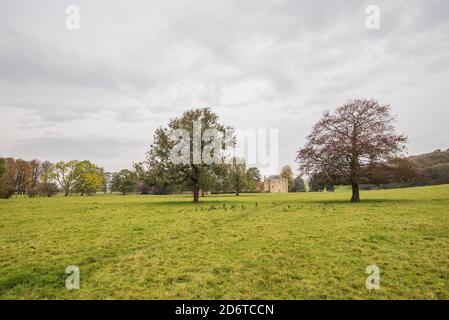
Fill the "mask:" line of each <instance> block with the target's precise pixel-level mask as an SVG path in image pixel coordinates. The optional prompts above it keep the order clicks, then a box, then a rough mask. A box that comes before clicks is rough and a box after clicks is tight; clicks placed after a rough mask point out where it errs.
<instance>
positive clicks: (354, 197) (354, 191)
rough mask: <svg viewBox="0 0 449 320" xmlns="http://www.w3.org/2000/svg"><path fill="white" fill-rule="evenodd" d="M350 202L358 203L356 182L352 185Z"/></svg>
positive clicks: (358, 196)
mask: <svg viewBox="0 0 449 320" xmlns="http://www.w3.org/2000/svg"><path fill="white" fill-rule="evenodd" d="M351 202H360V191H359V184H358V183H357V182H353V183H352V198H351Z"/></svg>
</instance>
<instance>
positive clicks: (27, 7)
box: [0, 0, 449, 166]
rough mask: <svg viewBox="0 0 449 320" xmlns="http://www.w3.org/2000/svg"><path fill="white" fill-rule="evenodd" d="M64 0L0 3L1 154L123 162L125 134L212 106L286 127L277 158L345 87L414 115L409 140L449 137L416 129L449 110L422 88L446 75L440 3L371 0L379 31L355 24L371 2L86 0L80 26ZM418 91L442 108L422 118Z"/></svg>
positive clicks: (346, 92)
mask: <svg viewBox="0 0 449 320" xmlns="http://www.w3.org/2000/svg"><path fill="white" fill-rule="evenodd" d="M68 4H72V2H70V1H58V2H55V1H50V0H42V1H39V2H38V3H37V2H35V1H32V0H19V1H13V0H5V1H2V2H1V4H0V48H1V50H0V92H1V95H0V109H2V108H3V109H5V110H6V109H7V108H8V110H9V111H8V112H12V113H14V112H13V111H10V109H11V108H13V110H15V111H16V113H14V114H15V117H14V121H13V123H8V126H9V127H12V129H14V130H12V131H10V130H8V131H6V130H4V132H3V131H2V132H1V135H2V137H3V139H2V140H5V139H6V141H10V148H11V149H10V151H11V152H17V153H19V154H22V153H23V154H29V155H31V154H32V153H33V152H35V153H39V155H42V156H44V153H48V154H51V155H52V156H55V158H58V157H57V156H58V155H61V156H60V157H59V158H62V157H65V156H69V155H73V156H76V153H77V149H78V148H79V153H80V154H83V155H84V156H86V157H88V158H96V159H101V160H102V161H109V162H108V163H110V165H111V166H116V165H118V164H117V163H116V164H114V163H112V162H111V161H110V160H108V159H105V158H104V157H105V155H106V154H107V153H108V152H110V153H111V154H112V155H111V157H112V156H113V157H118V158H120V159H127V161H128V162H129V163H131V162H132V161H133V157H135V153H128V151H129V149H130V147H128V145H132V146H133V147H132V149H133V150H141V149H139V146H141V144H145V142H148V143H149V142H150V139H151V136H152V134H153V130H154V128H155V127H157V126H158V125H160V124H164V123H166V122H167V121H168V119H169V118H171V117H173V116H176V115H177V114H179V113H181V112H183V111H184V110H185V109H187V108H190V107H199V106H211V107H214V110H215V111H217V113H219V114H220V115H221V116H222V117H223V118H224V119H226V120H227V121H230V122H231V123H229V125H233V126H244V127H263V126H267V125H269V126H272V127H277V128H282V130H283V133H282V137H283V138H282V139H283V140H282V143H281V144H280V145H281V151H280V154H281V159H280V160H281V161H280V163H281V164H282V163H291V161H293V159H292V157H294V154H295V150H296V149H297V147H298V146H299V145H301V143H303V142H304V136H305V135H306V133H307V131H308V129H309V128H310V125H311V124H312V123H313V121H315V120H316V118H317V117H318V116H319V115H320V114H321V111H322V109H332V108H334V107H335V106H337V105H338V104H340V103H343V102H344V101H345V99H347V98H349V97H354V96H368V97H374V98H376V99H378V100H380V101H382V102H391V103H392V104H393V107H394V108H397V112H398V114H399V117H400V118H401V117H402V118H404V119H407V121H408V122H413V124H414V125H413V126H412V125H410V126H407V125H404V127H405V128H406V129H407V130H410V131H411V132H410V133H411V134H410V136H412V137H413V138H414V139H413V140H412V139H411V144H410V145H411V147H410V150H411V151H412V152H414V153H418V152H422V151H429V150H432V149H433V148H435V147H443V148H444V147H447V146H437V145H436V144H437V143H442V142H441V141H443V140H444V139H434V140H433V142H432V140H431V139H427V138H423V137H424V134H423V137H421V136H420V133H419V129H416V128H415V127H417V126H416V122H418V120H414V119H422V121H427V122H424V123H423V124H422V125H423V126H428V127H429V129H427V130H426V132H425V136H426V137H427V136H429V135H432V134H433V135H441V132H439V131H437V130H439V128H441V127H443V119H445V118H447V117H448V116H449V114H448V111H447V109H444V108H443V104H444V102H443V101H447V98H449V96H447V95H448V93H447V92H445V91H442V90H441V91H437V90H438V89H437V88H436V87H438V88H439V86H436V87H435V88H427V85H428V84H429V83H435V82H447V81H449V79H448V78H449V76H448V75H447V72H446V73H445V72H444V71H445V70H447V65H449V41H448V40H449V21H448V20H447V17H446V12H447V9H448V6H449V4H448V2H447V1H444V0H431V1H426V2H422V1H419V0H410V1H406V0H402V1H395V2H392V1H387V0H378V1H375V4H377V5H378V6H379V7H380V10H381V29H380V30H377V31H373V30H371V31H370V30H367V29H366V28H365V18H366V14H365V8H366V6H367V5H370V4H373V3H372V2H371V1H331V0H318V1H296V0H272V1H257V2H253V1H237V0H231V1H224V0H223V1H207V2H202V1H175V0H169V1H151V2H148V1H143V0H136V1H133V2H132V4H129V3H128V2H126V1H117V2H110V1H105V0H104V1H87V0H84V1H76V4H78V5H79V6H80V9H81V29H80V30H79V31H68V30H66V29H65V27H64V19H65V14H64V9H65V6H66V5H68ZM423 87H426V88H427V89H425V90H424V89H423ZM436 95H439V96H438V99H437V98H435V96H436ZM424 101H425V104H426V106H425V108H427V109H426V111H427V112H432V110H435V111H436V110H438V112H440V113H442V115H441V117H439V119H430V118H429V117H426V116H425V114H424V111H423V110H424V108H423V104H424ZM404 106H407V107H404ZM23 112H26V113H28V115H27V116H26V117H25V116H23ZM410 113H412V114H413V116H414V119H411V118H410ZM243 115H245V116H243ZM251 115H252V116H251ZM6 121H7V120H4V119H0V125H1V124H3V123H6ZM11 121H12V120H11ZM298 126H300V127H301V129H300V130H298ZM3 127H5V125H3ZM116 127H120V131H119V132H116V131H117V130H115V128H116ZM67 128H69V129H67ZM304 128H307V129H304ZM0 130H1V129H0ZM66 131H68V132H66ZM45 132H63V133H64V135H70V136H76V137H77V139H75V140H70V139H72V138H64V139H66V140H64V141H65V142H64V141H62V140H61V141H59V140H57V139H56V138H54V137H51V138H50V137H47V136H46V135H45ZM89 135H92V136H95V137H96V139H95V141H97V142H92V141H91V140H90V139H89V138H87V136H89ZM136 136H138V137H145V138H144V139H136ZM33 139H35V140H33ZM61 139H62V138H61ZM67 139H69V140H70V141H72V142H70V143H69V140H67ZM102 139H104V141H103V140H102ZM121 139H123V140H121ZM77 141H78V142H77ZM102 141H103V142H104V143H105V146H104V147H102V146H99V144H100V143H101V142H102ZM120 141H126V142H127V143H122V142H120ZM133 141H137V142H135V143H134V142H133ZM64 143H65V144H66V145H67V144H69V145H71V148H67V147H66V146H63V144H64ZM13 146H14V147H13ZM96 147H97V148H98V149H97V148H96ZM142 149H143V148H142ZM120 150H122V153H121V152H120ZM120 153H121V154H120ZM119 154H120V155H119ZM36 156H38V155H36ZM142 156H143V154H142ZM44 158H45V156H44ZM106 158H107V157H106Z"/></svg>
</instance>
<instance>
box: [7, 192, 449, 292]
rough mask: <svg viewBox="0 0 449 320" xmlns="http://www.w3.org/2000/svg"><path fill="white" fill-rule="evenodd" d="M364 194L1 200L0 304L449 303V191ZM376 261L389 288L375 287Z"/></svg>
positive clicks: (75, 197)
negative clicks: (76, 281)
mask: <svg viewBox="0 0 449 320" xmlns="http://www.w3.org/2000/svg"><path fill="white" fill-rule="evenodd" d="M361 196H362V200H363V202H362V203H360V204H351V203H348V202H347V201H348V199H349V197H350V194H349V193H348V192H347V191H344V190H340V192H335V193H297V194H278V195H276V194H253V195H241V196H239V197H235V196H208V197H206V198H203V199H202V201H203V202H202V203H201V204H200V205H199V206H198V207H195V206H194V205H193V204H192V203H191V202H190V201H191V198H190V197H189V196H118V195H113V196H101V195H97V196H92V197H78V196H73V197H69V198H64V197H55V198H36V199H28V198H17V199H10V200H0V247H1V250H0V297H1V298H2V299H17V298H19V299H22V298H31V299H55V298H57V299H109V298H112V299H384V298H388V299H390V298H398V299H410V298H417V299H448V298H449V185H444V186H433V187H422V188H410V189H396V190H385V191H367V192H362V194H361ZM371 264H376V265H377V266H378V267H379V268H380V269H381V288H380V290H371V291H369V290H367V289H366V288H365V280H366V277H367V275H366V274H365V268H366V267H367V266H368V265H371ZM68 265H77V266H79V268H80V270H81V276H80V278H81V288H80V290H67V289H66V288H65V278H66V277H67V274H65V268H66V266H68Z"/></svg>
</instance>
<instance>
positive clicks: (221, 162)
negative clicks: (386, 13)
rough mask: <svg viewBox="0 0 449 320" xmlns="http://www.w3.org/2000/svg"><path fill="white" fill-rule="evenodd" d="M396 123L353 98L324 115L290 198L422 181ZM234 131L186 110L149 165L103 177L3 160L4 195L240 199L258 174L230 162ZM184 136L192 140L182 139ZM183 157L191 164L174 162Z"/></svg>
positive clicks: (88, 170)
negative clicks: (211, 194)
mask: <svg viewBox="0 0 449 320" xmlns="http://www.w3.org/2000/svg"><path fill="white" fill-rule="evenodd" d="M394 122H395V116H393V115H392V114H391V107H390V105H388V104H380V103H379V102H377V101H375V100H373V99H353V100H349V101H348V102H346V103H345V104H343V105H342V106H340V107H338V108H337V109H336V110H335V111H334V112H330V111H326V112H324V113H323V116H322V118H321V119H320V120H319V121H318V122H317V123H316V124H315V125H314V126H313V127H312V131H311V133H310V134H309V135H308V136H307V138H306V143H305V145H304V146H303V147H302V148H300V149H299V150H298V154H297V158H296V161H297V163H298V167H299V171H300V173H301V174H300V175H299V176H297V177H296V178H293V173H292V169H291V168H290V167H289V166H286V167H284V168H282V171H281V173H280V175H281V176H282V177H283V178H286V179H287V180H288V186H289V191H291V192H300V191H305V190H306V187H305V183H304V180H303V178H304V177H307V178H308V180H309V181H308V182H309V190H310V191H323V190H327V191H333V190H334V188H335V187H334V186H335V185H350V186H351V188H352V197H351V201H352V202H359V201H360V189H361V187H362V188H363V187H364V186H367V185H385V184H391V183H398V184H402V185H404V184H410V183H412V182H413V181H417V180H416V179H417V177H420V176H421V177H422V174H421V173H422V170H421V173H420V170H419V168H418V166H417V165H416V162H414V161H411V160H410V159H407V158H405V157H404V154H405V150H406V146H405V144H406V142H407V137H406V136H405V135H404V134H397V133H396V132H395V126H394ZM210 130H214V132H219V133H223V134H224V133H225V132H226V139H227V141H226V143H223V141H219V140H216V139H215V137H213V136H210V135H209V133H210ZM232 130H233V129H232V128H231V127H229V126H226V125H225V124H223V123H222V122H221V121H220V119H219V117H218V115H217V114H215V113H214V112H212V110H211V109H210V108H199V109H192V110H189V111H186V112H184V113H183V114H182V115H180V116H179V117H177V118H173V119H171V120H170V121H169V122H168V124H167V125H166V126H161V127H159V128H157V129H156V131H155V133H154V136H153V144H152V145H151V146H150V150H149V151H148V152H147V154H146V159H145V161H143V162H140V163H136V164H134V167H133V170H128V169H124V170H121V171H120V172H116V173H107V172H104V170H103V169H102V168H101V167H98V166H96V165H95V164H92V163H91V162H89V161H76V160H74V161H68V162H64V161H60V162H57V163H56V164H52V163H49V162H48V161H44V162H40V161H38V160H32V161H29V162H27V161H24V160H21V159H17V160H14V159H11V158H6V159H1V161H0V196H2V197H9V196H11V195H12V194H14V193H17V194H27V195H29V196H30V197H33V196H36V195H41V196H51V195H53V194H55V193H56V192H58V190H60V191H62V192H63V193H64V194H65V195H66V196H67V195H69V194H71V193H79V194H80V195H86V194H87V195H88V194H92V193H95V192H97V191H99V190H103V191H104V192H107V191H110V192H120V193H122V194H127V193H131V192H137V193H142V194H145V193H154V194H168V193H182V192H191V193H192V194H193V201H194V202H195V203H197V202H198V201H199V197H200V196H202V195H203V196H204V195H205V194H206V193H208V192H217V193H219V192H234V193H235V195H237V196H238V195H239V194H240V193H241V192H251V191H257V190H258V187H259V184H260V182H261V175H260V172H259V170H258V169H257V168H247V166H246V164H245V162H244V161H243V160H242V159H240V158H237V157H230V156H229V153H228V152H227V151H229V150H226V148H227V147H229V146H232V145H233V143H235V137H234V136H233V135H232V132H233V131H232ZM180 131H182V135H187V136H188V138H187V139H184V140H183V139H181V138H183V137H181V136H180ZM229 132H230V133H231V134H229ZM195 134H196V135H198V134H199V136H200V137H201V143H200V144H199V145H198V144H196V143H195V139H193V138H190V137H194V136H195ZM184 138H185V137H184ZM217 141H219V142H217ZM229 142H231V143H229ZM174 151H175V153H174ZM177 153H179V154H177ZM198 155H208V156H210V159H213V160H214V161H213V162H212V163H207V164H206V163H205V162H203V161H195V160H198V159H196V158H197V157H198ZM178 156H180V157H182V159H184V160H185V159H187V161H173V159H176V158H177V157H178ZM215 160H217V161H215ZM447 170H448V169H447V163H446V164H443V165H440V164H437V165H436V167H433V168H431V169H429V170H427V171H426V174H427V180H432V181H446V180H445V178H443V179H440V180H438V179H434V178H435V177H434V175H435V174H438V175H442V176H444V175H445V174H447ZM432 175H433V176H432Z"/></svg>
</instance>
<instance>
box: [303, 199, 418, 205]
mask: <svg viewBox="0 0 449 320" xmlns="http://www.w3.org/2000/svg"><path fill="white" fill-rule="evenodd" d="M419 201H420V200H415V199H365V200H364V199H362V200H361V201H360V202H354V203H353V202H351V201H350V200H349V199H333V200H305V201H301V202H303V203H313V204H324V205H326V204H332V205H353V206H357V205H366V204H395V203H396V204H405V203H415V202H419Z"/></svg>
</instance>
